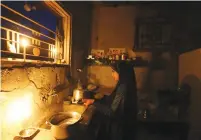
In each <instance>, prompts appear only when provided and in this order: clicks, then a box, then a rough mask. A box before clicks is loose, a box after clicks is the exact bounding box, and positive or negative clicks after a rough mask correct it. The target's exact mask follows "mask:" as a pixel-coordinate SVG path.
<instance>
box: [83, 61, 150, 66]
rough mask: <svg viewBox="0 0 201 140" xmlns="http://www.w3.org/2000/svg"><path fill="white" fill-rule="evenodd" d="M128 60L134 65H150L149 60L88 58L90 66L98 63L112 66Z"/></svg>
mask: <svg viewBox="0 0 201 140" xmlns="http://www.w3.org/2000/svg"><path fill="white" fill-rule="evenodd" d="M122 61H124V62H128V63H130V64H131V65H133V67H146V66H148V65H149V62H148V61H147V60H142V59H140V60H95V59H86V63H87V65H88V66H91V65H98V66H110V65H111V64H113V63H119V62H122Z"/></svg>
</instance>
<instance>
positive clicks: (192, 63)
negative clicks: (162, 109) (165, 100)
mask: <svg viewBox="0 0 201 140" xmlns="http://www.w3.org/2000/svg"><path fill="white" fill-rule="evenodd" d="M200 60H201V49H197V50H194V51H191V52H187V53H184V54H182V55H180V56H179V84H180V85H182V84H183V83H187V84H189V85H190V86H191V88H192V92H191V105H190V118H189V119H190V124H191V129H192V131H198V130H199V133H200V131H201V111H200V108H199V107H200V106H201V102H200V99H201V62H200Z"/></svg>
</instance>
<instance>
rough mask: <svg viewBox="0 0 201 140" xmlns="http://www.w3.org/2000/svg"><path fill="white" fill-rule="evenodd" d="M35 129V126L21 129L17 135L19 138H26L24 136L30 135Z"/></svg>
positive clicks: (28, 136)
mask: <svg viewBox="0 0 201 140" xmlns="http://www.w3.org/2000/svg"><path fill="white" fill-rule="evenodd" d="M37 131H38V129H36V128H27V129H23V130H21V131H20V132H19V135H20V137H21V138H23V139H26V138H30V137H32V136H33V135H34V134H35V133H36V132H37Z"/></svg>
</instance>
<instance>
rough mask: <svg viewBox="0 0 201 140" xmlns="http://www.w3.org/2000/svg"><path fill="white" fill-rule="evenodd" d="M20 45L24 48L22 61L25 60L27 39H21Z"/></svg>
mask: <svg viewBox="0 0 201 140" xmlns="http://www.w3.org/2000/svg"><path fill="white" fill-rule="evenodd" d="M21 44H22V46H23V47H24V52H23V56H24V61H25V60H26V47H27V46H28V44H29V43H28V40H27V39H22V40H21Z"/></svg>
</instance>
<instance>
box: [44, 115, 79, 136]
mask: <svg viewBox="0 0 201 140" xmlns="http://www.w3.org/2000/svg"><path fill="white" fill-rule="evenodd" d="M81 119H82V115H81V114H80V113H78V112H74V111H69V112H59V113H57V114H55V115H53V116H52V117H50V119H49V120H48V121H47V122H46V123H47V124H49V125H51V132H52V134H53V137H54V138H56V139H66V138H68V136H69V132H68V127H69V126H71V125H74V124H76V123H77V122H78V121H80V120H81Z"/></svg>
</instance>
